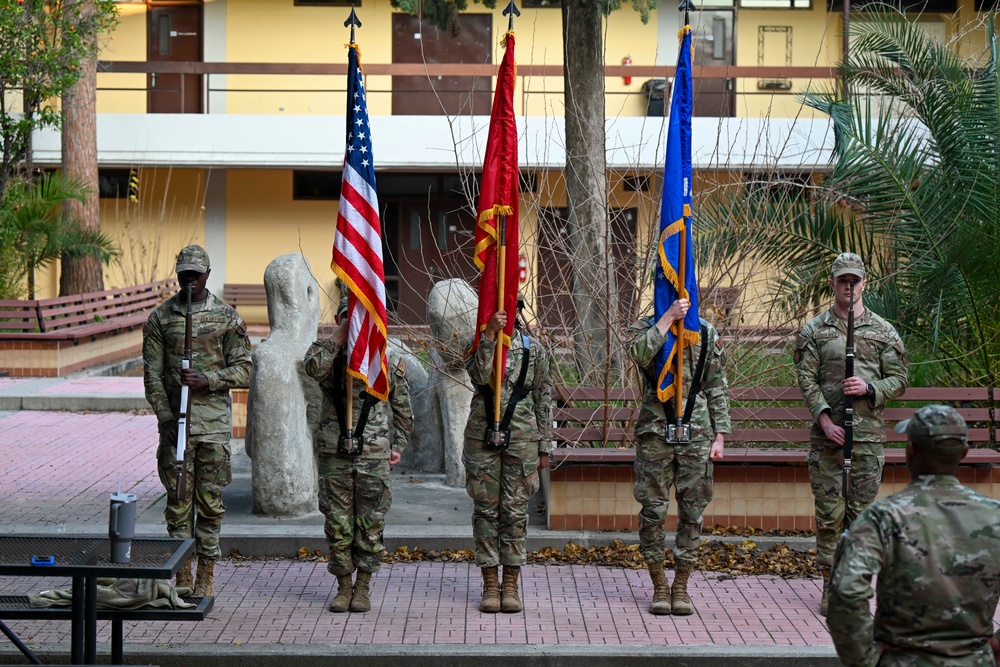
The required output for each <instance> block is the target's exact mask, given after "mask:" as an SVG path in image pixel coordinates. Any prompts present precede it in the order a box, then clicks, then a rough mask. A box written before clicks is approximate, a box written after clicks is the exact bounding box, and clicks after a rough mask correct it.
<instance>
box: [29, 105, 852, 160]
mask: <svg viewBox="0 0 1000 667" xmlns="http://www.w3.org/2000/svg"><path fill="white" fill-rule="evenodd" d="M371 122H372V132H373V134H374V140H375V141H374V145H375V165H376V169H379V170H388V169H393V170H420V171H451V170H455V169H477V168H480V167H481V166H482V159H483V158H482V156H483V150H484V148H485V144H486V137H487V132H488V126H489V117H487V116H472V117H461V118H448V117H445V116H375V117H372V119H371ZM518 129H519V133H520V142H519V149H520V166H521V167H522V168H529V169H557V170H561V169H563V168H564V167H565V164H566V153H565V147H564V145H563V143H564V137H565V132H564V121H563V119H562V118H559V117H527V118H520V119H518ZM692 131H693V142H694V146H693V159H694V168H695V169H696V170H697V169H718V170H745V169H768V168H778V169H782V170H811V169H817V168H818V169H825V168H826V167H828V166H829V163H830V159H831V153H832V149H833V129H832V126H831V125H830V123H829V121H828V120H826V119H794V118H789V119H782V118H771V119H766V120H765V119H752V118H695V119H694V121H693V128H692ZM344 132H345V130H344V117H343V116H274V115H266V116H265V115H261V116H255V115H221V114H220V115H215V114H209V115H198V114H98V117H97V143H98V151H97V153H98V156H97V157H98V163H99V164H100V165H101V166H102V167H110V166H123V167H127V166H159V165H172V166H177V167H204V168H209V167H212V168H224V167H232V168H235V167H243V168H252V167H268V168H275V167H283V168H327V169H336V168H339V166H340V165H341V163H342V162H343V147H344V145H345V137H344ZM665 138H666V126H665V124H664V122H663V120H662V119H659V118H649V117H620V118H612V119H608V121H607V160H608V168H609V169H611V170H628V169H633V170H656V169H662V167H663V153H664V144H665ZM34 147H35V162H36V163H37V164H39V165H40V166H47V165H57V164H59V161H60V140H59V133H58V131H57V130H53V129H46V130H42V131H39V132H36V133H35V136H34Z"/></svg>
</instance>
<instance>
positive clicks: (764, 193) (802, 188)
mask: <svg viewBox="0 0 1000 667" xmlns="http://www.w3.org/2000/svg"><path fill="white" fill-rule="evenodd" d="M743 182H744V184H745V186H746V193H747V199H749V200H751V201H754V202H761V203H764V202H770V203H778V202H780V201H785V202H793V201H798V200H800V199H805V198H806V197H807V196H808V190H807V187H808V185H809V175H808V174H800V173H785V174H782V173H777V174H776V173H773V172H761V173H752V172H748V173H746V174H744V175H743Z"/></svg>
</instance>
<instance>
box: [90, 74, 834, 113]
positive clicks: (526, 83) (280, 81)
mask: <svg viewBox="0 0 1000 667" xmlns="http://www.w3.org/2000/svg"><path fill="white" fill-rule="evenodd" d="M496 70H497V65H496V64H494V63H484V64H455V63H441V64H422V63H415V64H412V63H407V64H402V63H391V64H389V63H365V65H364V73H365V76H366V78H367V79H368V81H367V82H366V89H367V92H368V94H369V95H380V94H381V95H386V96H388V95H391V93H392V86H391V82H390V81H388V80H385V79H374V80H372V77H394V76H401V77H428V78H431V77H433V78H437V77H466V78H469V79H479V80H481V79H484V78H488V79H490V80H492V77H493V76H495V74H496ZM674 70H675V68H674V67H673V66H669V67H666V66H650V65H634V66H624V65H609V66H607V67H605V68H604V76H605V78H606V79H615V78H622V77H632V78H633V79H639V80H642V79H646V78H664V77H666V78H668V79H669V78H671V77H673V75H674ZM99 71H100V72H102V73H111V74H147V75H159V74H168V75H188V76H180V77H177V78H178V79H179V83H178V85H179V87H180V88H179V90H178V91H175V92H179V94H180V95H181V96H184V95H185V94H187V93H190V92H193V91H188V90H186V88H187V87H192V86H198V87H200V94H201V98H202V99H203V100H204V101H205V102H204V104H202V105H201V109H202V111H203V112H204V113H211V112H212V104H213V103H215V104H218V103H219V102H221V100H222V99H229V100H234V99H236V98H235V96H236V95H255V96H266V95H275V94H280V95H284V96H288V95H308V96H327V95H331V94H334V95H336V94H338V93H339V94H343V93H344V92H345V91H346V82H344V81H343V80H342V79H340V77H343V76H345V75H346V73H347V64H346V62H345V63H230V62H146V61H142V62H139V61H102V62H101V63H100V65H99ZM517 73H518V78H519V79H520V80H521V81H522V84H521V86H520V95H521V109H520V110H519V111H520V112H521V113H528V112H529V108H530V107H531V105H532V104H533V103H534V101H535V100H536V99H538V98H539V97H545V96H553V95H558V96H559V97H561V96H562V90H561V79H562V76H563V67H562V66H561V65H535V64H518V70H517ZM693 74H694V79H695V82H696V83H695V85H696V86H697V85H698V81H699V80H700V79H716V80H724V81H726V82H728V83H727V85H726V86H725V90H726V91H729V92H730V93H731V94H732V95H733V96H734V97H735V98H736V99H737V100H742V102H743V103H746V102H748V101H749V100H751V99H753V98H758V99H759V98H762V97H780V96H788V95H790V94H794V93H796V92H799V91H801V90H803V89H804V88H805V87H806V86H813V85H824V84H827V83H829V82H831V81H832V80H833V78H834V77H835V76H836V72H835V70H834V69H832V68H830V67H789V66H773V67H762V66H732V67H717V66H713V67H707V66H706V67H702V66H696V67H694V68H693ZM303 76H308V77H336V79H334V80H322V79H320V78H317V80H316V85H315V86H313V85H309V84H305V83H304V82H303V81H302V79H292V80H289V79H288V77H303ZM195 77H197V78H195ZM244 77H245V79H244V80H245V81H246V85H240V82H239V79H240V78H244ZM251 77H252V79H251ZM261 77H266V79H263V80H262V79H261ZM541 77H557V78H558V79H559V80H560V83H559V84H557V85H558V86H559V87H558V88H554V87H553V84H552V82H546V83H545V84H544V85H543V83H542V82H539V83H537V84H536V85H532V82H531V80H530V79H531V78H541ZM148 81H149V77H147V84H146V85H143V86H134V85H132V86H112V85H109V84H110V83H111V82H108V81H104V82H102V84H101V85H100V87H99V90H100V91H107V92H112V91H113V92H124V93H136V94H139V93H142V94H145V93H148V92H149V85H148ZM272 81H273V85H271V82H272ZM158 90H159V89H158ZM490 90H492V86H490ZM449 91H450V92H452V93H454V92H460V91H456V89H455V88H450V89H449ZM466 92H470V93H471V92H472V86H471V84H470V88H469V89H468V91H466ZM477 92H480V93H482V92H483V91H482V89H481V86H480V87H477ZM605 94H606V95H607V96H608V98H609V99H611V98H620V97H621V96H636V97H638V98H643V99H644V98H645V92H644V91H642V90H641V89H640V88H639V87H638V86H634V84H633V87H631V88H624V87H622V86H620V85H610V86H608V87H607V88H606V92H605ZM220 96H221V97H220ZM317 106H318V107H319V108H320V111H319V112H325V113H335V114H336V113H341V112H342V111H341V108H342V104H340V103H339V101H338V103H336V104H335V103H334V100H332V99H330V100H325V99H322V98H321V99H320V101H319V102H317ZM744 106H746V104H744ZM313 111H314V112H316V109H313ZM486 113H488V109H487V110H486ZM637 115H641V114H637Z"/></svg>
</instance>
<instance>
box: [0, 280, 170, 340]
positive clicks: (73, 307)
mask: <svg viewBox="0 0 1000 667" xmlns="http://www.w3.org/2000/svg"><path fill="white" fill-rule="evenodd" d="M175 286H176V281H175V279H173V278H168V279H165V280H160V281H157V282H153V283H146V284H144V285H133V286H129V287H119V288H118V289H112V290H104V291H101V292H89V293H87V294H73V295H70V296H61V297H54V298H51V299H27V300H16V301H0V340H71V341H73V342H74V343H76V342H77V341H79V340H81V339H84V338H87V337H90V338H96V336H97V335H98V334H108V333H110V334H116V333H118V332H119V331H122V330H126V329H133V328H135V327H139V326H142V324H143V323H144V322H145V321H146V317H147V316H148V315H149V312H150V311H151V310H153V309H154V308H155V307H156V306H158V305H159V304H160V303H161V302H162V301H163V300H164V299H165V298H167V296H168V295H169V293H170V292H171V290H172V288H173V287H175Z"/></svg>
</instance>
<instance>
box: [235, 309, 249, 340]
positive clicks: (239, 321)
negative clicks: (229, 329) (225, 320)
mask: <svg viewBox="0 0 1000 667" xmlns="http://www.w3.org/2000/svg"><path fill="white" fill-rule="evenodd" d="M233 314H235V315H236V324H234V325H233V329H234V330H235V331H236V333H238V334H239V335H241V336H244V337H245V336H246V335H247V323H246V322H244V321H243V318H242V317H240V316H239V315H238V314H236V311H235V310H234V311H233Z"/></svg>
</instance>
